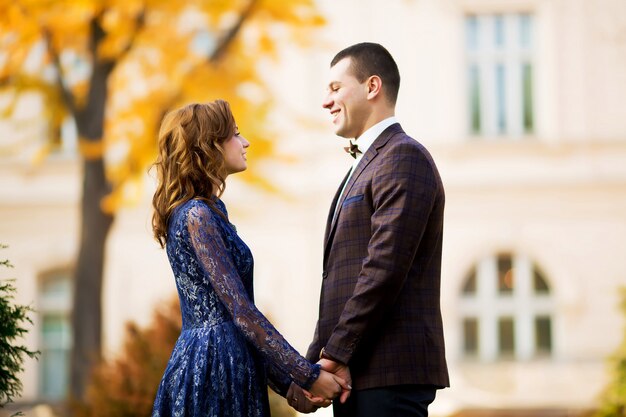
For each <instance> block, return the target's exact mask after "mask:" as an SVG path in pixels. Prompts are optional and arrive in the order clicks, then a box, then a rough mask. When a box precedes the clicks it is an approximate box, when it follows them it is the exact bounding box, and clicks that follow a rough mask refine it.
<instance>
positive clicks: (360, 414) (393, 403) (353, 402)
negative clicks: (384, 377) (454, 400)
mask: <svg viewBox="0 0 626 417" xmlns="http://www.w3.org/2000/svg"><path fill="white" fill-rule="evenodd" d="M436 393H437V389H436V387H431V386H428V385H394V386H390V387H382V388H370V389H365V390H358V391H357V390H352V393H351V394H350V398H348V401H346V403H345V404H340V403H339V401H333V414H334V417H427V416H428V405H429V404H430V403H432V402H433V401H434V400H435V395H436Z"/></svg>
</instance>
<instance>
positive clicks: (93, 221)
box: [70, 19, 113, 402]
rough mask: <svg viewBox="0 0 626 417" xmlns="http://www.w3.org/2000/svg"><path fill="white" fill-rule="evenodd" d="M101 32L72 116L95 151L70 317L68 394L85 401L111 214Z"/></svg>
mask: <svg viewBox="0 0 626 417" xmlns="http://www.w3.org/2000/svg"><path fill="white" fill-rule="evenodd" d="M103 36H104V32H103V31H102V28H101V27H100V25H99V24H98V21H97V19H94V20H93V21H92V24H91V39H92V45H91V49H92V54H93V57H94V63H93V72H92V74H91V80H90V83H89V94H88V97H87V103H86V105H85V107H84V108H82V109H80V110H79V111H77V112H76V113H75V119H76V125H77V128H78V134H79V136H80V140H81V141H85V142H86V143H89V144H90V145H91V147H94V145H95V148H96V149H99V150H100V151H99V152H95V153H94V152H93V150H90V151H89V152H83V170H84V171H83V198H82V203H81V231H80V249H79V252H78V260H77V263H76V271H75V276H74V303H73V306H74V309H73V312H72V330H73V346H72V355H71V360H70V363H71V365H70V366H71V371H70V394H71V396H72V399H73V400H76V401H80V402H82V401H84V400H85V388H86V386H87V384H88V382H89V378H90V377H91V371H92V369H93V366H94V365H95V364H96V363H97V362H98V361H99V360H100V358H101V354H102V281H103V279H102V278H103V272H104V261H105V246H106V241H107V236H108V233H109V230H110V228H111V225H112V223H113V215H112V214H108V213H104V212H103V211H102V207H101V202H102V199H103V198H104V197H105V196H107V195H108V194H109V193H110V192H111V187H110V184H109V183H108V181H107V179H106V173H105V166H104V159H103V157H104V155H103V153H102V151H101V149H102V147H101V146H98V145H101V144H102V137H103V133H104V112H105V107H106V102H107V95H108V94H107V84H108V78H109V74H110V73H111V71H112V70H113V63H112V62H106V61H102V60H100V59H98V54H97V47H98V44H99V42H100V41H101V40H102V38H103Z"/></svg>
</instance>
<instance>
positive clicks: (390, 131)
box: [324, 123, 402, 265]
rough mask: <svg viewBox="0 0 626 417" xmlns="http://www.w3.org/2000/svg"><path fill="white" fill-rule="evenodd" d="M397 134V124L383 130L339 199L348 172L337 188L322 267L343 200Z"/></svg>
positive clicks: (329, 217)
mask: <svg viewBox="0 0 626 417" xmlns="http://www.w3.org/2000/svg"><path fill="white" fill-rule="evenodd" d="M398 132H402V128H401V127H400V124H399V123H394V124H392V125H391V126H389V127H388V128H387V129H385V130H384V131H383V132H382V133H381V134H380V135H379V136H378V138H376V140H375V141H374V142H373V143H372V146H370V147H369V149H368V150H367V152H365V155H363V158H362V159H361V160H360V161H359V164H358V165H357V166H356V167H355V169H354V172H353V173H352V175H351V176H350V180H349V181H348V184H346V188H345V190H343V193H342V194H341V197H340V196H339V193H341V189H342V187H343V183H344V182H345V181H346V178H347V176H348V175H349V174H350V171H348V174H347V175H346V178H344V180H343V181H342V182H341V185H340V186H339V190H338V191H337V194H336V195H335V198H334V199H333V205H332V206H331V209H330V213H329V215H328V219H327V222H326V233H325V236H324V265H325V264H326V258H327V255H328V249H329V248H330V245H331V242H332V238H333V235H334V233H335V228H336V226H337V219H338V218H339V214H340V213H341V206H342V205H343V202H344V200H345V199H346V197H347V195H348V193H349V192H350V190H351V189H352V186H353V185H354V184H355V182H356V180H357V179H358V178H359V176H360V175H361V173H362V172H363V171H364V170H365V168H367V166H368V165H369V164H370V162H372V160H373V159H374V158H375V157H376V156H377V155H378V150H379V149H380V148H382V147H383V146H385V145H386V144H387V142H388V141H389V139H391V137H392V136H394V135H395V134H396V133H398ZM339 197H340V198H341V200H340V201H339V204H337V198H339ZM335 207H336V211H337V212H336V213H335Z"/></svg>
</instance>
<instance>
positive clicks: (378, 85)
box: [366, 75, 383, 99]
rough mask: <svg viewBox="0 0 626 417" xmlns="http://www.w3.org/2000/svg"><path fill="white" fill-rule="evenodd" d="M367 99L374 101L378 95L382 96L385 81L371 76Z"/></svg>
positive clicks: (368, 80) (367, 82) (376, 76)
mask: <svg viewBox="0 0 626 417" xmlns="http://www.w3.org/2000/svg"><path fill="white" fill-rule="evenodd" d="M366 85H367V98H368V99H373V98H374V97H376V96H377V95H379V94H380V92H381V91H382V88H383V80H381V79H380V77H379V76H378V75H372V76H370V77H369V78H368V79H367V81H366Z"/></svg>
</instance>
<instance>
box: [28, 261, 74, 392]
mask: <svg viewBox="0 0 626 417" xmlns="http://www.w3.org/2000/svg"><path fill="white" fill-rule="evenodd" d="M71 282H72V281H71V272H70V271H67V270H57V271H53V272H48V273H45V274H43V275H42V276H41V279H40V281H39V300H38V306H37V313H38V314H39V322H40V323H41V324H40V327H39V340H40V347H39V350H40V351H41V357H40V358H39V395H40V397H42V398H44V399H46V400H62V399H64V398H65V397H66V394H67V389H68V386H69V360H70V352H71V343H72V334H71V322H70V314H71V306H72V285H71Z"/></svg>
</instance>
